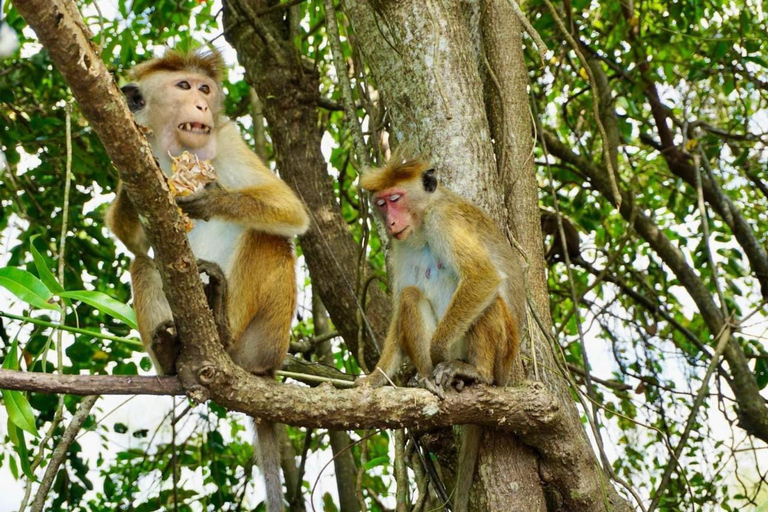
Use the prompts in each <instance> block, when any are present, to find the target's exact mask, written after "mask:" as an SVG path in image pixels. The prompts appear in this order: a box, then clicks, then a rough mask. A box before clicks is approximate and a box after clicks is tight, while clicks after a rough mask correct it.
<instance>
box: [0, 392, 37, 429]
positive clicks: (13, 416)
mask: <svg viewBox="0 0 768 512" xmlns="http://www.w3.org/2000/svg"><path fill="white" fill-rule="evenodd" d="M2 392H3V401H4V402H5V410H6V411H8V419H9V420H10V421H12V422H13V423H14V424H15V425H16V426H18V427H19V428H22V429H24V430H26V431H27V432H29V433H30V434H32V435H33V436H35V437H40V434H39V433H38V432H37V427H35V416H34V414H33V413H32V407H31V406H30V405H29V401H28V400H27V397H25V396H24V394H23V393H22V392H21V391H11V390H10V389H3V390H2Z"/></svg>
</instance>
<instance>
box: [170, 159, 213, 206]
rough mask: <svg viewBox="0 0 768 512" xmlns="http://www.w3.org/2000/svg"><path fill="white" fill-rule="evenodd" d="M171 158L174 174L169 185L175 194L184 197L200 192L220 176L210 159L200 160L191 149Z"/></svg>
mask: <svg viewBox="0 0 768 512" xmlns="http://www.w3.org/2000/svg"><path fill="white" fill-rule="evenodd" d="M169 156H170V155H169ZM171 160H173V162H172V163H171V171H172V172H173V175H172V176H171V177H170V178H168V185H170V187H171V192H173V195H174V196H182V197H183V196H188V195H191V194H194V193H195V192H199V191H200V190H202V188H203V187H204V186H206V185H207V184H209V183H211V182H214V181H216V179H217V178H218V176H216V170H215V169H214V168H213V165H211V161H210V160H200V159H199V158H198V157H197V155H194V154H192V153H190V152H189V151H185V152H183V153H182V154H181V155H180V156H171Z"/></svg>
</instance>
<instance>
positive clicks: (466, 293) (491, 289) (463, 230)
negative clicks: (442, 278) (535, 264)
mask: <svg viewBox="0 0 768 512" xmlns="http://www.w3.org/2000/svg"><path fill="white" fill-rule="evenodd" d="M451 224H452V225H451ZM443 225H444V226H445V227H444V228H443V238H442V239H441V240H436V241H435V242H432V241H430V245H432V247H434V248H435V249H436V252H437V253H438V254H440V256H441V258H442V259H443V261H445V262H446V263H448V264H449V265H451V266H452V267H453V268H454V269H455V270H456V273H457V274H458V277H459V284H458V286H457V288H456V291H455V292H454V294H453V297H452V298H451V302H450V304H449V305H448V309H447V310H446V311H445V314H444V315H443V317H442V318H441V319H440V322H439V323H438V325H437V329H436V330H435V333H434V334H433V336H432V341H431V343H430V347H431V348H430V351H431V357H432V362H433V364H437V363H440V362H442V361H446V360H448V359H449V355H450V353H451V348H452V347H453V345H454V343H456V342H457V341H458V340H459V339H461V338H462V337H463V336H464V335H465V334H466V333H467V331H468V330H469V328H470V327H471V326H472V324H474V323H475V321H476V320H477V319H478V318H479V317H480V315H481V314H482V313H483V311H485V310H486V309H487V308H488V307H489V306H490V305H491V304H492V302H493V300H494V299H495V297H496V296H497V295H498V293H499V287H500V285H501V281H502V277H501V275H500V273H499V271H498V270H497V269H496V265H494V263H493V261H492V260H491V257H490V255H489V254H488V252H487V250H486V249H485V247H484V245H483V243H482V241H481V240H479V239H478V235H477V233H478V229H477V228H476V227H474V226H471V225H470V224H469V223H468V222H461V221H460V220H457V219H455V218H454V219H451V222H445V223H444V224H443Z"/></svg>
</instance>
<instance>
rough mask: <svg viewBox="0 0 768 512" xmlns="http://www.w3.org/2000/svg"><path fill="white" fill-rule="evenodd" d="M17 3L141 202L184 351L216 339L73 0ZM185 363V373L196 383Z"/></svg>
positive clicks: (167, 198) (179, 238)
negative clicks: (199, 343)
mask: <svg viewBox="0 0 768 512" xmlns="http://www.w3.org/2000/svg"><path fill="white" fill-rule="evenodd" d="M15 5H16V8H17V9H18V10H19V12H20V13H21V14H22V16H24V18H25V19H26V21H27V23H28V24H29V25H30V26H31V27H32V29H33V30H34V31H35V33H36V34H37V36H38V38H39V39H40V42H41V43H42V44H43V45H44V46H45V48H46V49H47V50H48V53H49V54H50V56H51V59H52V60H53V62H54V64H56V68H57V69H58V70H59V72H61V74H62V76H63V77H64V80H65V81H66V82H67V84H68V85H69V86H70V88H71V89H72V94H73V95H74V97H75V99H76V100H77V102H78V104H79V105H80V108H81V109H82V111H83V114H85V117H86V118H87V119H88V121H89V122H90V123H91V126H93V129H94V131H95V132H96V133H97V135H98V136H99V138H100V139H101V141H102V142H103V144H104V148H105V149H106V151H107V154H108V155H109V157H110V158H111V159H112V162H114V164H115V167H117V170H118V172H119V174H120V178H121V179H122V180H123V182H124V184H125V188H126V190H127V191H128V195H129V197H130V198H131V201H132V202H133V204H134V205H135V206H136V209H137V210H138V211H139V213H140V217H141V218H142V219H146V220H145V221H144V223H143V226H144V229H145V231H146V232H147V236H148V238H149V241H150V243H151V244H152V247H153V248H154V252H155V259H156V260H157V261H158V263H159V265H158V267H159V269H160V274H161V276H162V278H163V288H164V289H165V291H166V295H167V297H168V302H169V304H170V306H171V310H172V312H173V317H174V320H175V322H176V328H177V329H178V332H179V334H180V337H181V340H182V343H183V351H182V356H183V358H182V361H183V359H184V356H185V353H186V352H189V354H188V356H189V358H190V359H191V360H200V359H199V355H200V354H197V353H193V352H194V351H193V350H188V349H189V348H190V347H194V346H195V345H196V344H197V343H198V342H218V334H217V332H216V327H215V325H214V323H213V317H212V316H211V313H210V310H209V309H208V306H207V302H206V300H205V295H204V293H203V288H202V285H201V282H200V278H199V276H198V272H197V264H196V261H195V258H194V256H193V255H192V252H191V251H190V249H189V244H188V242H187V237H186V232H185V230H184V227H183V224H182V223H181V218H180V216H179V213H178V209H177V207H176V203H175V201H174V200H173V198H172V196H171V194H170V191H169V189H168V186H167V184H166V182H165V179H164V176H163V173H162V171H161V170H160V168H159V167H158V165H157V163H156V161H155V157H154V156H153V154H152V148H151V147H150V146H149V144H148V143H147V140H146V138H145V137H144V135H143V134H142V133H141V132H140V131H139V129H138V127H137V126H136V124H135V122H134V120H133V115H132V114H131V113H130V111H129V110H128V107H127V105H126V103H125V100H124V99H123V95H122V93H121V92H120V90H119V89H118V88H117V85H116V84H115V81H114V80H113V78H112V76H111V75H110V74H109V72H108V71H107V68H106V67H105V66H104V63H103V62H102V60H101V57H100V56H99V55H98V54H97V53H96V51H95V46H94V45H92V44H91V42H90V41H89V38H88V35H87V33H86V31H87V29H86V28H85V24H84V23H83V20H82V18H81V17H80V15H79V13H78V11H77V8H76V7H75V5H74V3H73V2H71V1H69V0H18V1H16V2H15ZM201 344H202V343H201ZM183 367H184V364H183V362H182V364H180V368H179V370H180V372H179V373H180V374H181V375H182V376H185V375H186V377H185V380H186V382H187V384H188V385H190V386H192V385H194V380H192V379H191V374H190V372H189V371H186V370H185V369H184V368H183Z"/></svg>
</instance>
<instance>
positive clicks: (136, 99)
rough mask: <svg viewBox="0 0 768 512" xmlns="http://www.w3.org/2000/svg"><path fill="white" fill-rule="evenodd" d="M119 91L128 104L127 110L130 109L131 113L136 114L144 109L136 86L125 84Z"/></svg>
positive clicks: (142, 100)
mask: <svg viewBox="0 0 768 512" xmlns="http://www.w3.org/2000/svg"><path fill="white" fill-rule="evenodd" d="M120 90H121V91H123V95H125V101H127V102H128V108H129V109H131V112H138V111H139V110H141V109H143V108H144V105H145V102H144V96H142V95H141V91H140V90H139V86H138V85H137V84H126V85H124V86H122V87H121V88H120Z"/></svg>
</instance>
